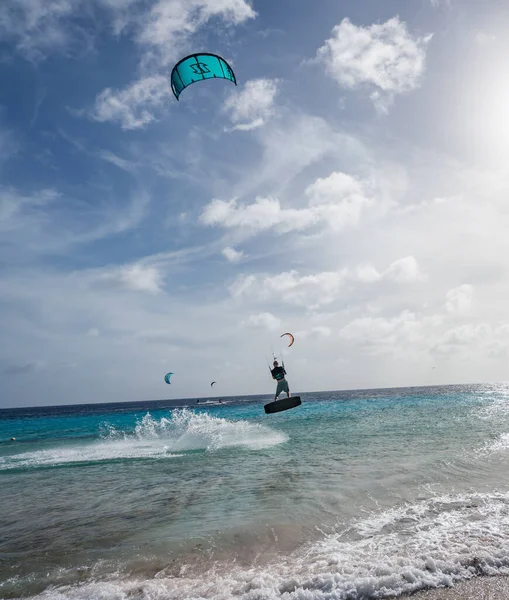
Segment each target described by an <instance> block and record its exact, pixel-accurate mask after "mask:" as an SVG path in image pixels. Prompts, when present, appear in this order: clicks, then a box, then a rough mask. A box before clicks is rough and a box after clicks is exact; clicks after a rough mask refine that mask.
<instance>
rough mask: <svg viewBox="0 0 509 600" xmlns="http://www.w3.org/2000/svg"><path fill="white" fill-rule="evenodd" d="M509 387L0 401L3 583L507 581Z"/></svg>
mask: <svg viewBox="0 0 509 600" xmlns="http://www.w3.org/2000/svg"><path fill="white" fill-rule="evenodd" d="M508 398H509V388H507V387H506V386H504V385H478V386H444V387H430V388H399V389H385V390H360V391H350V392H341V391H340V392H328V393H315V394H312V393H310V394H303V395H302V400H303V404H302V406H300V407H298V408H296V409H292V410H289V411H285V412H282V413H279V414H276V415H270V416H269V415H265V414H264V413H263V402H264V401H267V398H264V397H242V398H241V397H235V398H227V399H224V401H223V403H222V404H214V403H211V404H209V405H208V406H203V407H196V402H194V403H191V402H187V405H186V402H184V401H182V402H180V403H179V402H176V401H174V402H169V401H166V402H165V401H158V402H153V403H136V404H129V403H125V404H116V405H108V404H103V405H81V406H76V407H57V408H55V407H53V408H40V409H17V410H14V409H13V410H7V411H1V412H0V439H1V442H0V478H1V486H2V494H0V525H1V531H2V538H1V540H0V550H1V552H2V560H1V561H0V598H6V599H7V598H9V599H11V598H34V599H38V600H43V599H44V600H46V599H49V598H52V599H53V598H57V599H58V600H64V599H71V598H72V599H73V600H79V599H82V598H83V599H85V598H101V599H106V600H108V599H110V598H111V599H112V600H113V599H117V598H126V599H135V598H136V600H139V599H142V600H155V599H156V598H165V599H171V600H192V599H201V598H208V599H211V600H227V599H229V598H232V599H233V598H241V599H242V600H255V599H257V600H258V599H262V598H263V599H264V600H265V599H268V600H272V599H273V598H274V599H276V598H284V599H285V600H301V599H302V598H306V600H308V599H310V600H313V599H316V600H323V599H325V598H327V599H331V600H332V599H338V600H339V599H345V600H346V599H354V598H359V599H360V598H366V599H367V598H385V597H387V598H389V597H396V596H400V597H412V598H430V599H431V598H438V599H444V600H445V599H451V600H452V599H454V598H483V597H486V598H498V597H500V598H502V597H507V595H506V596H504V594H505V590H507V589H508V583H507V582H508V580H507V579H506V578H505V577H504V576H505V575H509V469H508V468H507V466H509V433H508V432H509V411H508V408H507V400H508ZM11 437H15V438H16V440H15V441H11V439H10V438H11ZM478 575H482V576H481V577H477V576H478ZM451 586H453V587H451ZM423 590H428V591H423ZM482 594H484V596H483V595H482ZM497 594H498V595H497Z"/></svg>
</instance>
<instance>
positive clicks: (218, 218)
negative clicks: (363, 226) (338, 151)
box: [200, 172, 374, 234]
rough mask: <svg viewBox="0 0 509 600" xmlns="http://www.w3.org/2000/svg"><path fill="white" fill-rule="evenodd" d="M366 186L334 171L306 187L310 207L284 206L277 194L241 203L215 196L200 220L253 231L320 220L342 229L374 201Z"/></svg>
mask: <svg viewBox="0 0 509 600" xmlns="http://www.w3.org/2000/svg"><path fill="white" fill-rule="evenodd" d="M364 187H365V186H364V184H363V183H362V182H360V181H358V180H356V179H355V178H354V177H352V176H350V175H347V174H345V173H339V172H334V173H332V174H331V175H330V176H329V177H327V178H325V179H317V180H316V181H315V182H314V183H313V184H312V185H310V186H309V187H308V188H307V189H306V192H305V194H306V196H307V197H308V199H309V205H308V207H305V208H283V207H281V204H280V201H279V200H278V199H275V198H262V197H258V198H256V200H255V202H253V203H252V204H241V205H239V204H238V202H237V200H236V199H233V200H218V199H214V200H212V201H211V202H210V203H209V204H207V205H206V206H205V208H204V209H203V211H202V213H201V215H200V221H201V222H202V223H203V224H204V225H211V226H213V225H216V226H220V227H224V228H227V229H232V228H243V229H245V230H246V233H250V234H254V233H257V232H261V231H265V230H268V229H275V230H276V231H277V232H279V233H287V232H290V231H301V230H304V229H307V228H309V227H312V226H314V225H318V224H321V225H323V226H325V227H328V228H330V229H332V230H333V231H336V232H337V231H342V230H344V229H346V228H348V227H354V226H355V225H357V224H358V222H359V219H360V217H361V214H362V211H363V210H364V209H365V208H366V207H368V206H371V205H372V204H373V203H374V201H373V200H372V199H370V198H368V197H367V196H366V195H365V194H366V192H365V191H364Z"/></svg>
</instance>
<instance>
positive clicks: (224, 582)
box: [35, 494, 509, 600]
mask: <svg viewBox="0 0 509 600" xmlns="http://www.w3.org/2000/svg"><path fill="white" fill-rule="evenodd" d="M508 539H509V494H472V495H458V496H441V497H438V496H437V497H435V498H433V499H430V500H426V501H422V502H418V503H415V504H408V505H404V506H401V507H397V508H393V509H391V510H388V511H383V512H380V513H376V514H372V515H371V516H369V517H367V518H364V519H360V520H358V521H357V522H355V523H353V524H352V525H351V526H350V527H348V528H346V529H344V530H343V531H341V532H340V533H336V534H333V535H327V536H325V537H324V538H323V539H322V540H321V541H320V542H319V543H314V544H309V545H307V546H305V547H303V548H301V549H300V550H299V551H297V552H294V553H293V554H291V555H289V556H287V557H282V558H281V559H280V561H279V562H278V563H277V564H276V563H274V564H270V565H265V566H263V567H253V568H251V569H242V568H240V567H235V566H233V567H232V566H231V565H232V563H230V565H226V564H224V565H220V564H217V563H216V564H215V565H214V567H213V568H210V569H209V570H208V571H206V572H201V573H197V572H193V569H192V568H186V567H185V566H183V567H182V569H181V572H180V576H178V577H175V576H174V574H172V576H170V573H166V572H165V571H161V572H160V573H158V574H157V575H156V576H155V577H154V578H151V579H140V578H137V579H129V578H123V577H120V576H118V575H115V576H114V577H112V578H110V579H109V580H108V581H98V580H89V581H88V582H85V583H81V584H79V585H74V586H63V587H52V588H51V589H47V590H46V591H45V592H43V593H42V594H40V595H38V596H36V597H35V598H37V600H47V599H49V598H51V599H52V600H64V599H65V600H82V599H85V598H87V599H88V598H101V599H102V600H117V599H125V600H131V599H133V600H134V599H136V600H161V599H163V598H164V599H165V600H184V599H185V600H198V599H199V600H203V599H209V600H230V599H236V600H276V599H284V600H355V599H361V598H364V599H366V598H387V597H394V596H396V595H400V594H402V593H409V592H412V591H415V590H418V589H421V588H423V587H438V586H450V585H452V584H453V583H454V582H456V581H460V580H464V579H469V578H471V577H473V576H475V575H479V574H483V575H494V574H505V575H508V574H509V542H508V541H507V540H508Z"/></svg>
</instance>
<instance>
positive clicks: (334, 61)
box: [317, 17, 431, 112]
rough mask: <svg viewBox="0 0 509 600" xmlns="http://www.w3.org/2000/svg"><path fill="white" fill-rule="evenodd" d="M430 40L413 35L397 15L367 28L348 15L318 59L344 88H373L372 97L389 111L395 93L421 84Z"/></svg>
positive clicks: (333, 32)
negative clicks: (360, 25)
mask: <svg viewBox="0 0 509 600" xmlns="http://www.w3.org/2000/svg"><path fill="white" fill-rule="evenodd" d="M430 39H431V36H427V37H412V36H411V35H410V34H409V32H408V30H407V27H406V24H405V23H404V22H401V21H400V20H399V18H398V17H395V18H393V19H390V20H388V21H386V22H385V23H381V24H378V23H377V24H373V25H370V26H368V27H358V26H356V25H354V24H353V23H352V22H351V21H350V20H349V19H347V18H345V19H343V21H341V23H340V24H339V25H336V26H335V27H334V29H333V30H332V36H331V37H330V38H329V39H328V40H326V41H325V44H324V45H323V46H322V47H321V48H319V49H318V52H317V59H318V60H319V61H321V62H323V64H324V65H325V68H326V70H327V72H328V73H329V75H330V76H331V77H332V78H333V79H335V80H336V81H337V82H338V83H339V84H340V85H342V86H343V87H346V88H348V89H358V88H361V87H362V86H368V88H369V87H371V88H373V87H374V88H375V89H374V90H373V91H372V92H371V99H372V101H373V102H374V104H375V106H376V107H377V109H378V110H380V111H381V112H386V111H387V109H388V107H389V105H390V104H391V102H392V98H393V96H394V95H395V94H401V93H404V92H409V91H411V90H414V89H416V88H417V87H419V85H420V82H421V78H422V75H423V73H424V67H425V58H426V45H427V43H428V41H429V40H430Z"/></svg>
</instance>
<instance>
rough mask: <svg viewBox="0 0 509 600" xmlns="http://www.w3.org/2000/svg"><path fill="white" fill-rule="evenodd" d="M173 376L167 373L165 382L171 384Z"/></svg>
mask: <svg viewBox="0 0 509 600" xmlns="http://www.w3.org/2000/svg"><path fill="white" fill-rule="evenodd" d="M172 375H173V373H166V375H165V376H164V380H165V381H166V383H171V381H170V377H171V376H172Z"/></svg>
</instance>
